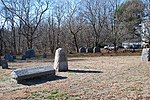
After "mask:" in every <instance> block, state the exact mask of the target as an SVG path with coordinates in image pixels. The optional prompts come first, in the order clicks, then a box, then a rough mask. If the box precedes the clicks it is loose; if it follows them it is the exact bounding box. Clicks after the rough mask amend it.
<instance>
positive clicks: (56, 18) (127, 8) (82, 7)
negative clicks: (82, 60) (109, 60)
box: [0, 0, 150, 55]
mask: <svg viewBox="0 0 150 100" xmlns="http://www.w3.org/2000/svg"><path fill="white" fill-rule="evenodd" d="M149 2H150V1H149V0H145V1H144V2H143V1H141V0H127V1H124V2H123V1H122V0H80V1H77V0H74V1H72V0H53V1H52V0H1V5H0V19H1V23H0V24H1V25H0V51H1V55H2V54H6V53H11V54H22V53H23V52H25V51H26V50H27V49H35V50H36V51H37V52H38V53H44V52H50V53H54V51H55V50H56V49H57V48H59V47H62V48H65V49H66V50H67V51H68V52H72V51H75V52H79V48H80V47H101V46H103V45H107V44H114V46H115V47H116V46H117V45H120V44H121V43H122V42H123V41H125V40H127V39H128V38H129V37H130V34H133V33H134V31H135V27H136V26H137V25H138V24H139V23H140V22H141V20H142V17H143V16H144V15H145V13H144V9H145V7H146V6H145V5H144V4H146V3H149ZM140 16H141V17H140Z"/></svg>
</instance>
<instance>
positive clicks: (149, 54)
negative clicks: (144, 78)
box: [142, 48, 150, 61]
mask: <svg viewBox="0 0 150 100" xmlns="http://www.w3.org/2000/svg"><path fill="white" fill-rule="evenodd" d="M142 61H150V48H143V50H142Z"/></svg>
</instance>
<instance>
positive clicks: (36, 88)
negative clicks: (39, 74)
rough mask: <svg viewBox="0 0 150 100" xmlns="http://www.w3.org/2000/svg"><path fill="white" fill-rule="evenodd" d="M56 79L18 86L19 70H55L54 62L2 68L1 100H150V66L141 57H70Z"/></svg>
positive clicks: (45, 60) (40, 60)
mask: <svg viewBox="0 0 150 100" xmlns="http://www.w3.org/2000/svg"><path fill="white" fill-rule="evenodd" d="M68 64H69V70H68V71H67V72H57V73H56V77H55V78H52V79H48V78H38V79H32V80H27V81H25V82H24V83H23V84H17V83H16V82H15V81H14V80H13V79H12V78H11V77H10V73H11V72H12V71H13V70H15V69H23V68H31V67H41V66H53V59H38V60H26V61H21V60H17V61H16V62H13V63H9V69H2V68H0V100H20V99H27V100H51V99H52V100H55V99H56V100H89V99H90V100H150V62H142V61H141V57H140V56H101V57H69V58H68Z"/></svg>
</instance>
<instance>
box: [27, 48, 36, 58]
mask: <svg viewBox="0 0 150 100" xmlns="http://www.w3.org/2000/svg"><path fill="white" fill-rule="evenodd" d="M32 57H35V51H34V50H33V49H29V50H27V51H26V58H32Z"/></svg>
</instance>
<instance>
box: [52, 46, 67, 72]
mask: <svg viewBox="0 0 150 100" xmlns="http://www.w3.org/2000/svg"><path fill="white" fill-rule="evenodd" d="M54 69H55V70H56V71H67V70H68V60H67V55H66V53H65V50H64V49H63V48H58V49H57V50H56V52H55V60H54Z"/></svg>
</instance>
